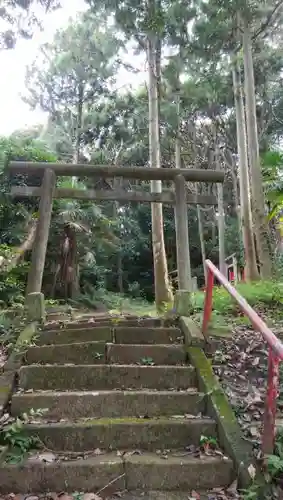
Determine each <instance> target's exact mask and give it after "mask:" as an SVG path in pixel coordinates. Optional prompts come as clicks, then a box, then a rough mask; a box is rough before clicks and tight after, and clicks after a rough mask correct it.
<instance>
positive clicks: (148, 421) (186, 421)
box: [24, 415, 215, 430]
mask: <svg viewBox="0 0 283 500" xmlns="http://www.w3.org/2000/svg"><path fill="white" fill-rule="evenodd" d="M212 423H215V421H214V420H213V418H211V417H207V416H206V415H203V416H201V417H197V418H196V417H194V416H193V415H192V416H190V417H188V418H186V417H184V418H174V415H173V416H161V417H151V418H138V417H115V418H112V417H105V418H104V417H99V418H95V417H94V418H78V419H76V420H75V421H72V420H64V422H51V423H49V422H44V421H42V420H38V421H37V420H36V422H34V423H30V424H26V425H25V426H24V428H25V429H28V430H33V429H34V430H36V429H44V428H45V429H46V430H48V429H50V428H58V427H59V428H62V430H63V429H65V430H67V429H70V428H71V429H85V428H87V427H99V426H104V427H105V426H108V425H111V427H114V426H115V425H117V426H121V425H123V426H128V425H129V424H130V425H133V426H136V427H139V426H154V425H156V426H160V425H171V426H172V427H173V426H174V425H175V426H177V427H179V426H180V425H185V426H193V425H196V424H202V425H206V424H212Z"/></svg>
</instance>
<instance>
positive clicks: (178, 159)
mask: <svg viewBox="0 0 283 500" xmlns="http://www.w3.org/2000/svg"><path fill="white" fill-rule="evenodd" d="M175 92H176V119H177V127H176V138H175V167H176V168H181V167H182V161H181V144H180V81H179V71H178V74H177V87H176V90H175ZM184 182H185V181H184ZM184 194H185V193H183V195H184ZM179 201H180V200H178V202H179ZM187 211H188V208H187V205H186V213H187ZM185 215H186V214H185ZM177 217H178V213H177V203H176V205H175V228H176V230H177V227H178V225H180V224H181V225H182V221H178V220H177ZM186 220H188V217H186ZM183 230H184V235H185V228H183ZM176 232H177V231H176ZM188 232H189V227H188V225H187V227H186V233H187V234H186V238H185V241H184V240H183V241H182V245H183V246H185V244H186V246H187V257H186V259H187V263H186V268H187V271H186V272H187V273H188V276H186V280H185V283H187V288H186V289H187V290H188V291H192V273H191V259H190V248H189V233H188ZM179 248H180V245H178V241H177V263H178V283H179V289H180V283H181V282H182V281H183V279H184V277H183V276H180V275H179V274H180V272H182V269H180V266H179V264H180V261H181V260H182V259H180V256H179V253H180V252H179V251H178V250H179ZM182 250H183V249H182Z"/></svg>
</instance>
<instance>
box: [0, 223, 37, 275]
mask: <svg viewBox="0 0 283 500" xmlns="http://www.w3.org/2000/svg"><path fill="white" fill-rule="evenodd" d="M35 233H36V221H35V220H32V222H31V226H30V229H29V232H28V235H27V238H26V239H25V241H24V242H23V243H22V244H21V245H20V246H19V247H18V248H17V249H15V255H14V256H13V257H12V258H11V259H5V258H4V257H2V256H0V269H1V270H2V269H3V270H4V271H5V272H7V273H9V272H10V271H12V269H14V267H15V266H16V265H17V264H18V262H19V261H20V259H21V258H22V257H23V256H24V255H25V253H26V252H27V251H28V250H31V249H32V246H33V243H34V240H35Z"/></svg>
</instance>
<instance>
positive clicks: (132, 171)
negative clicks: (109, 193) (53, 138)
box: [8, 161, 224, 183]
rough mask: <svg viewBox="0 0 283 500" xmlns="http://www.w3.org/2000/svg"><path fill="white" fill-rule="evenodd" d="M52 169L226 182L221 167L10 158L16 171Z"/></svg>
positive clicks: (82, 173)
mask: <svg viewBox="0 0 283 500" xmlns="http://www.w3.org/2000/svg"><path fill="white" fill-rule="evenodd" d="M46 169H51V170H53V171H54V173H55V174H56V175H58V176H69V177H71V176H78V177H102V178H107V177H124V178H126V179H140V180H149V181H151V180H152V181H153V180H167V181H174V179H175V177H176V176H177V175H181V176H183V177H184V179H185V180H186V181H189V182H214V183H215V182H221V183H222V182H223V181H224V172H220V171H218V170H204V169H189V168H188V169H187V168H180V169H177V168H152V167H116V166H113V165H88V164H71V163H46V162H26V161H11V162H10V163H9V166H8V171H9V172H11V173H13V174H32V175H38V174H41V173H42V174H43V173H44V171H45V170H46Z"/></svg>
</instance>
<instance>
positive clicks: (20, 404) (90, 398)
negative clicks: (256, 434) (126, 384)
mask: <svg viewBox="0 0 283 500" xmlns="http://www.w3.org/2000/svg"><path fill="white" fill-rule="evenodd" d="M30 408H34V409H38V408H48V412H47V413H45V414H44V417H45V418H47V417H48V419H51V420H52V419H53V420H60V419H63V418H66V419H73V420H75V419H78V418H83V417H85V418H88V417H96V418H97V417H98V418H103V417H106V418H107V417H112V418H118V417H121V416H122V415H123V416H125V417H141V416H142V417H144V416H148V417H158V416H160V415H164V416H167V415H185V414H190V415H198V414H200V413H204V410H205V398H204V395H203V394H200V393H198V392H197V390H196V389H191V390H190V391H184V392H181V391H178V392H177V391H176V392H174V391H160V392H156V391H138V392H136V391H102V392H55V393H54V392H41V393H40V392H34V393H16V394H14V395H13V397H12V402H11V412H12V414H13V415H20V414H22V413H23V412H27V411H28V410H30Z"/></svg>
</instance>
